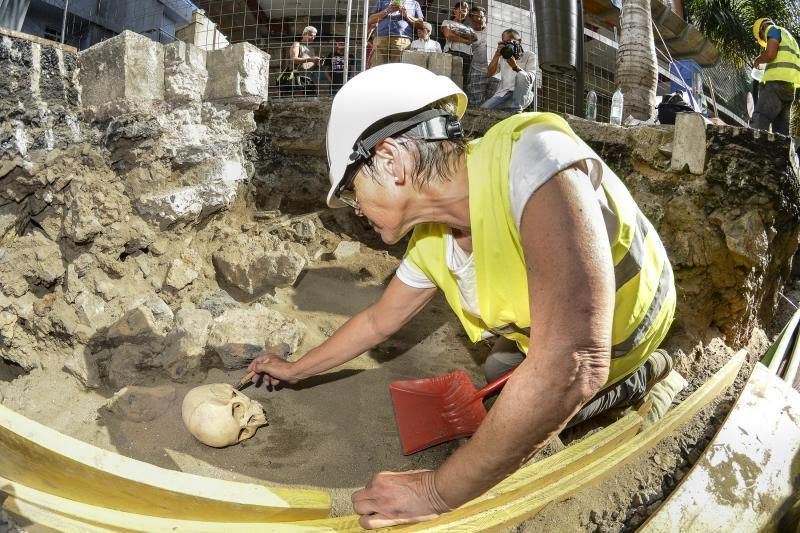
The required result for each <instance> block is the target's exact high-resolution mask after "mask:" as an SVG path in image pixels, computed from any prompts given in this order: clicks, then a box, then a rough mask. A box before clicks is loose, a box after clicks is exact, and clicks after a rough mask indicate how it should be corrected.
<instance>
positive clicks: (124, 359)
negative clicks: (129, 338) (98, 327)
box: [98, 342, 162, 389]
mask: <svg viewBox="0 0 800 533" xmlns="http://www.w3.org/2000/svg"><path fill="white" fill-rule="evenodd" d="M161 346H162V345H161V344H158V343H155V342H141V343H139V344H131V343H123V344H120V345H119V346H115V347H113V348H110V349H108V350H104V351H103V352H101V354H98V360H102V362H103V368H104V370H105V372H104V373H105V377H106V378H107V380H108V382H109V383H110V384H111V385H112V386H114V387H116V388H118V389H121V388H123V387H127V386H129V385H137V384H140V383H143V382H144V381H145V379H146V371H147V370H150V369H153V366H152V364H151V362H152V360H153V357H155V355H156V354H158V353H160V352H161Z"/></svg>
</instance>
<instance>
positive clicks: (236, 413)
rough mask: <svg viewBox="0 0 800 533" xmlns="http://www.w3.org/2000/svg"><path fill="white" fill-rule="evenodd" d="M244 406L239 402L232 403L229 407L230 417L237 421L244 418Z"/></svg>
mask: <svg viewBox="0 0 800 533" xmlns="http://www.w3.org/2000/svg"><path fill="white" fill-rule="evenodd" d="M244 413H245V409H244V405H243V404H242V403H241V402H233V404H232V405H231V416H232V417H233V418H236V419H237V420H241V419H242V418H244Z"/></svg>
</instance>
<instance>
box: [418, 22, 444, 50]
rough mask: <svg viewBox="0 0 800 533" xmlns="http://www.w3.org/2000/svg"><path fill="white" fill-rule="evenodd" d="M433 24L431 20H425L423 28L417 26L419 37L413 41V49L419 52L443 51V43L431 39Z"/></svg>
mask: <svg viewBox="0 0 800 533" xmlns="http://www.w3.org/2000/svg"><path fill="white" fill-rule="evenodd" d="M432 31H433V26H431V24H430V22H423V23H422V27H421V28H417V39H415V40H414V42H412V43H411V49H412V50H416V51H417V52H438V53H442V45H440V44H439V43H438V42H437V41H434V40H433V39H431V32H432Z"/></svg>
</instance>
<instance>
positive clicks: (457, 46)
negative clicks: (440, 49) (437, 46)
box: [442, 19, 472, 56]
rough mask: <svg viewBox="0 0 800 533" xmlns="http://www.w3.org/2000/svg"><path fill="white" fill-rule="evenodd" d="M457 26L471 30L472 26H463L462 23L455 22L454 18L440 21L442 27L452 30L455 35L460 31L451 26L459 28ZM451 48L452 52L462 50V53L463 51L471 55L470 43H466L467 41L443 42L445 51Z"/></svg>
mask: <svg viewBox="0 0 800 533" xmlns="http://www.w3.org/2000/svg"><path fill="white" fill-rule="evenodd" d="M459 27H460V28H466V29H468V30H472V28H469V27H468V26H465V25H464V24H461V23H460V22H456V21H455V20H450V19H447V20H445V21H444V22H442V28H447V29H449V30H451V31H453V33H455V34H457V35H460V33H459V32H458V31H456V30H454V29H453V28H456V29H460V28H459ZM451 50H452V51H453V52H463V53H465V54H467V55H470V56H471V55H472V45H471V44H467V43H457V42H455V41H446V42H445V43H444V51H445V52H450V51H451Z"/></svg>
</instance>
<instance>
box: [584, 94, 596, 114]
mask: <svg viewBox="0 0 800 533" xmlns="http://www.w3.org/2000/svg"><path fill="white" fill-rule="evenodd" d="M586 118H588V119H589V120H597V93H596V92H594V91H589V94H587V95H586Z"/></svg>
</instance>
